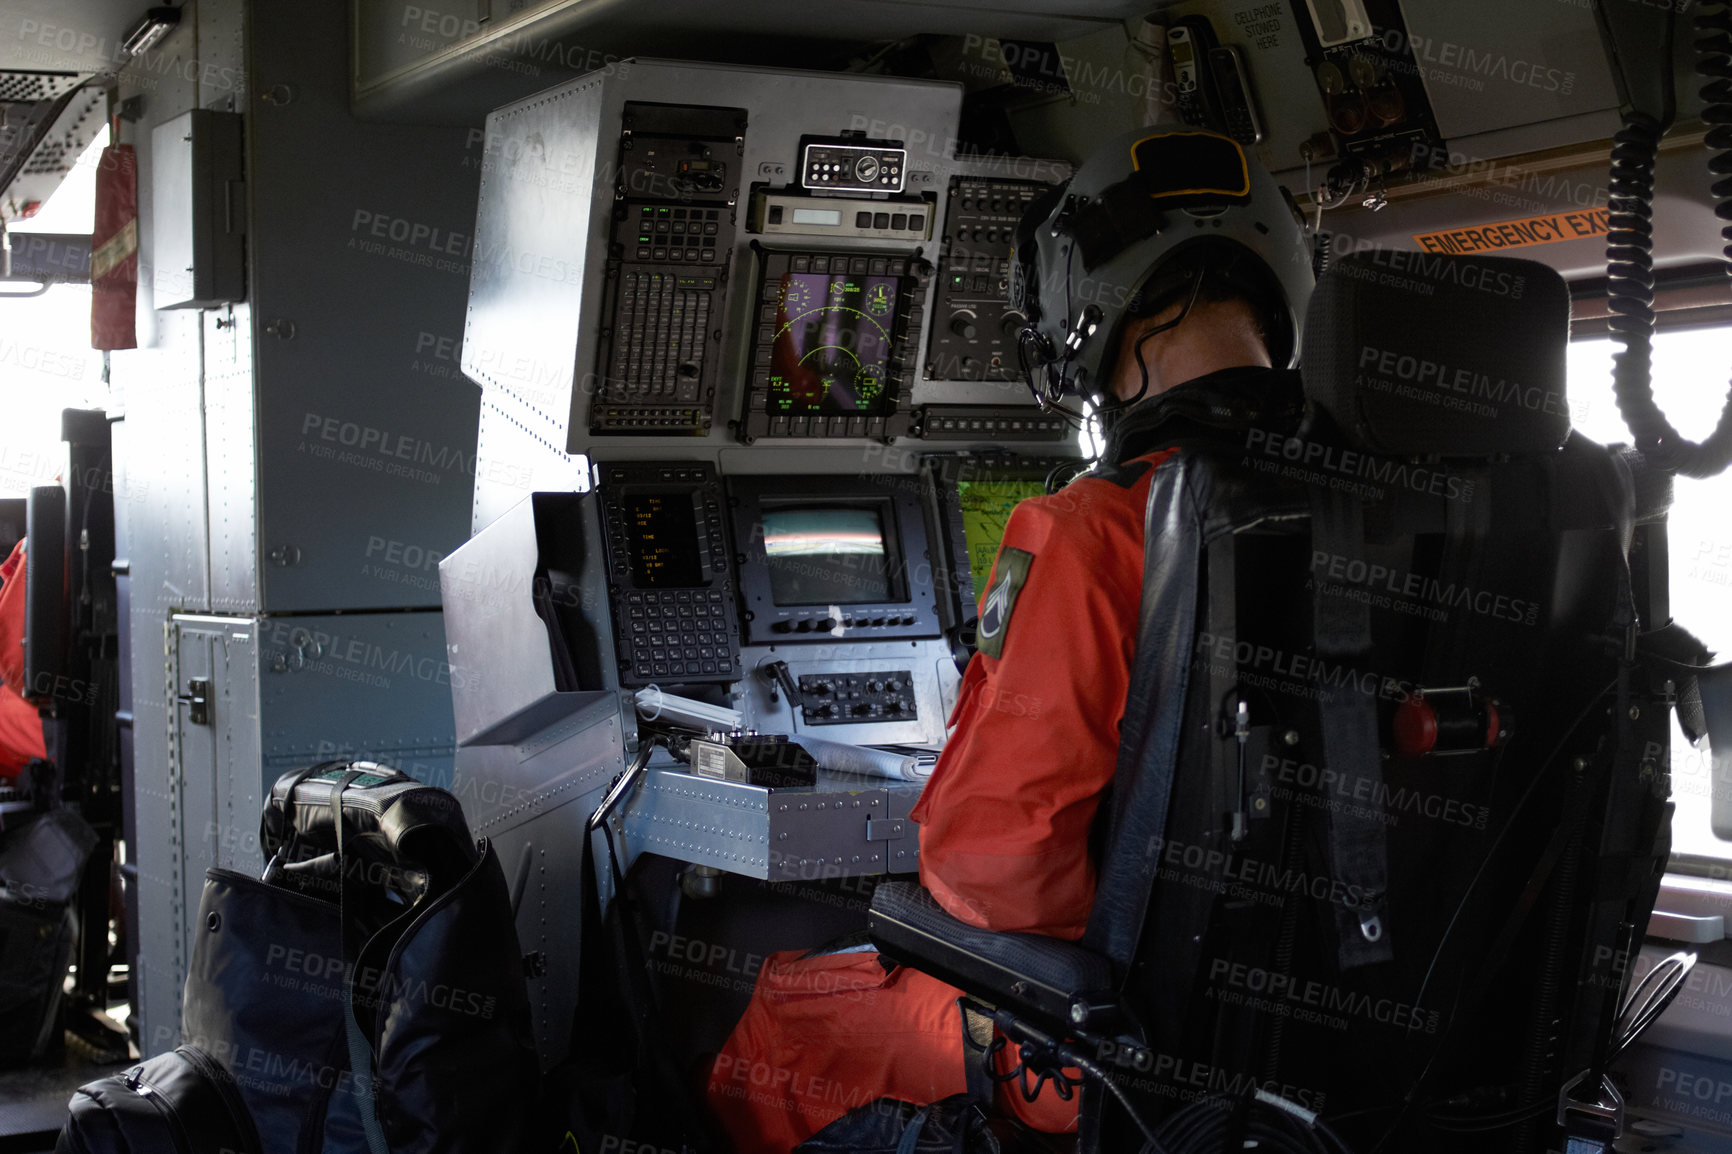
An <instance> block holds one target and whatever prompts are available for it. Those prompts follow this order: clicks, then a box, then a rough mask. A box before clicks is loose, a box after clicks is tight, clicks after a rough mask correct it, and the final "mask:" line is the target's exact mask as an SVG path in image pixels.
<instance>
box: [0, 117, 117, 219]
mask: <svg viewBox="0 0 1732 1154" xmlns="http://www.w3.org/2000/svg"><path fill="white" fill-rule="evenodd" d="M107 147H108V128H107V127H106V126H104V127H103V129H102V131H100V132H98V133H97V134H96V139H95V140H93V141H91V142H90V147H89V148H86V149H85V150H84V152H83V154H82V155H80V156H79V158H78V159H77V161H75V162H74V163H73V165H72V171H71V172H69V173H67V174H66V179H65V180H62V181H61V182H60V187H58V188H56V189H55V190H54V195H53V196H50V197H49V198H48V200H47V201H46V202H45V203H44V204H43V205H42V207H41V208H39V209H37V210H36V215H35V216H33V217H31V218H30V219H29V220H21V221H19V222H17V223H16V224H11V225H8V226H7V228H8V229H9V230H10V231H12V232H78V233H85V232H89V231H90V230H91V229H92V228H94V227H96V166H97V164H98V163H99V162H100V161H101V160H102V150H103V149H104V148H107Z"/></svg>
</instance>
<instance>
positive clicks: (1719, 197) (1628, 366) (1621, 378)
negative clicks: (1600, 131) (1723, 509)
mask: <svg viewBox="0 0 1732 1154" xmlns="http://www.w3.org/2000/svg"><path fill="white" fill-rule="evenodd" d="M1695 30H1696V33H1697V34H1698V37H1699V38H1698V39H1697V40H1696V42H1695V49H1696V54H1697V59H1696V75H1697V76H1699V77H1701V79H1702V88H1701V96H1702V104H1703V108H1702V120H1703V122H1704V123H1706V124H1707V125H1708V135H1707V138H1706V140H1705V142H1704V143H1706V145H1707V146H1708V147H1709V148H1710V149H1713V150H1715V155H1714V156H1713V157H1711V158H1710V159H1709V161H1708V171H1709V173H1710V174H1711V175H1713V176H1714V177H1717V178H1719V179H1718V180H1717V181H1716V182H1715V183H1714V184H1713V185H1712V186H1711V187H1710V189H1709V192H1710V195H1711V196H1712V198H1713V200H1714V215H1715V216H1716V217H1718V218H1719V219H1720V220H1722V221H1724V222H1726V223H1725V224H1724V225H1723V226H1722V227H1721V229H1720V236H1721V239H1722V240H1724V241H1725V242H1726V245H1725V247H1724V248H1723V249H1722V250H1721V252H1722V257H1723V259H1724V267H1725V269H1726V272H1727V273H1728V275H1732V12H1729V11H1728V9H1727V8H1726V6H1725V5H1713V6H1708V7H1704V8H1702V9H1701V10H1699V11H1698V12H1697V14H1696V20H1695ZM1661 132H1662V128H1661V126H1660V125H1659V124H1658V123H1657V122H1655V121H1654V120H1652V119H1651V118H1649V117H1647V116H1644V115H1642V114H1640V113H1628V114H1626V116H1625V119H1624V126H1623V128H1621V129H1620V130H1619V131H1618V134H1617V135H1616V136H1615V137H1613V138H1612V171H1611V180H1610V182H1609V185H1608V189H1609V192H1610V199H1609V201H1608V203H1607V209H1608V211H1609V220H1608V224H1609V229H1608V231H1607V235H1606V304H1607V307H1608V309H1609V310H1610V311H1611V314H1612V315H1611V319H1610V321H1609V327H1610V329H1611V334H1612V340H1613V341H1615V342H1617V343H1618V344H1619V345H1620V346H1622V347H1621V348H1620V349H1619V351H1618V352H1617V353H1616V354H1615V355H1614V357H1613V368H1612V389H1613V393H1614V395H1615V397H1616V400H1617V404H1618V413H1619V415H1620V416H1622V417H1623V419H1624V423H1625V424H1626V425H1628V426H1629V429H1630V433H1631V435H1632V436H1633V437H1634V438H1635V442H1636V448H1638V449H1639V450H1641V451H1642V452H1643V453H1646V454H1649V455H1651V456H1653V457H1654V458H1655V460H1656V461H1658V462H1659V463H1660V464H1661V465H1662V466H1663V467H1665V468H1667V469H1669V470H1671V471H1673V472H1676V473H1681V474H1683V475H1684V476H1686V477H1696V478H1704V477H1712V476H1715V475H1716V474H1718V473H1721V472H1723V471H1725V469H1726V467H1727V466H1728V465H1732V391H1729V392H1728V395H1727V399H1726V404H1725V406H1724V407H1723V408H1722V409H1721V411H1720V418H1719V421H1718V422H1717V423H1716V425H1715V427H1714V431H1713V432H1711V433H1710V434H1709V435H1708V436H1707V437H1706V438H1705V439H1703V440H1702V441H1701V442H1700V443H1697V442H1694V441H1689V440H1686V439H1685V438H1684V437H1683V436H1681V435H1680V434H1679V433H1678V431H1677V430H1676V429H1674V428H1673V427H1672V424H1671V422H1670V421H1668V420H1667V419H1666V416H1665V414H1664V413H1662V412H1661V411H1660V409H1659V406H1658V405H1656V404H1655V403H1654V390H1653V336H1654V171H1655V167H1656V165H1657V163H1658V160H1659V148H1660V135H1661Z"/></svg>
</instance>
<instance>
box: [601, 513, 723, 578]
mask: <svg viewBox="0 0 1732 1154" xmlns="http://www.w3.org/2000/svg"><path fill="white" fill-rule="evenodd" d="M621 504H622V505H623V506H624V508H625V524H626V539H627V541H628V542H629V543H630V546H631V572H632V583H633V584H634V585H636V586H637V588H639V589H685V588H690V587H692V586H694V585H703V584H704V583H705V582H704V574H703V553H702V546H701V544H700V542H699V541H698V519H697V510H696V509H695V508H693V506H692V496H691V494H690V493H631V494H628V495H627V496H626V497H625V498H624V499H623V500H622V502H621Z"/></svg>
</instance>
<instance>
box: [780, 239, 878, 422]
mask: <svg viewBox="0 0 1732 1154" xmlns="http://www.w3.org/2000/svg"><path fill="white" fill-rule="evenodd" d="M901 281H902V278H901V277H896V276H859V275H853V276H851V275H849V274H847V273H805V272H790V273H784V274H783V275H782V278H781V287H780V290H779V292H778V295H777V297H776V321H775V334H774V341H773V344H772V345H771V350H770V386H769V393H768V398H767V401H766V406H767V408H768V411H769V412H770V413H772V414H781V413H823V414H841V413H860V414H864V415H868V416H878V415H882V414H884V413H886V412H888V411H889V409H890V404H889V400H890V397H889V394H888V393H887V391H886V388H885V383H886V381H887V380H888V379H889V375H890V354H891V347H892V338H891V330H892V327H893V326H894V324H895V322H896V310H897V302H898V289H899V288H900V287H901Z"/></svg>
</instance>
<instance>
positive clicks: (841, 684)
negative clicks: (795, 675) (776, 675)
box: [800, 669, 920, 725]
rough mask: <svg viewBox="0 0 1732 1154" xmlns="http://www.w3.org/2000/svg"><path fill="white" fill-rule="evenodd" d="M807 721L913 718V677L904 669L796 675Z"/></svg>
mask: <svg viewBox="0 0 1732 1154" xmlns="http://www.w3.org/2000/svg"><path fill="white" fill-rule="evenodd" d="M800 699H801V701H802V702H803V703H804V708H803V710H802V712H803V713H804V715H805V720H806V724H807V725H864V724H866V723H867V722H872V721H916V720H918V719H919V717H920V711H919V709H918V707H917V706H916V705H915V703H914V679H913V677H912V676H911V675H910V673H909V671H908V670H906V669H892V670H888V671H879V672H875V673H812V674H807V675H806V676H804V677H802V678H800Z"/></svg>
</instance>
